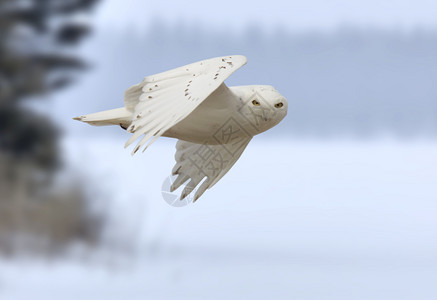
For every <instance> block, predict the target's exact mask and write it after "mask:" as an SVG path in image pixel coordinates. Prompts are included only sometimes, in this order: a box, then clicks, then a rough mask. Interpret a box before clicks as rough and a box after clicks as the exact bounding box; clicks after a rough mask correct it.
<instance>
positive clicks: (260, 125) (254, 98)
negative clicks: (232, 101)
mask: <svg viewBox="0 0 437 300" xmlns="http://www.w3.org/2000/svg"><path fill="white" fill-rule="evenodd" d="M241 92H243V94H244V96H243V97H242V98H243V99H244V105H243V107H242V109H241V110H240V112H242V113H243V115H244V116H245V118H246V119H247V120H248V121H249V122H250V123H251V124H252V126H253V127H254V128H255V129H256V130H257V131H258V133H260V132H263V131H266V130H268V129H270V128H272V127H273V126H275V125H277V124H278V123H279V122H281V120H282V119H283V118H284V117H285V116H286V115H287V110H288V103H287V100H286V99H285V98H284V96H282V95H281V94H280V93H279V92H278V91H277V90H276V89H275V88H274V87H272V86H268V85H263V86H246V87H240V93H241Z"/></svg>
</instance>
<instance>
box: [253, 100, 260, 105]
mask: <svg viewBox="0 0 437 300" xmlns="http://www.w3.org/2000/svg"><path fill="white" fill-rule="evenodd" d="M252 104H253V105H254V106H260V105H261V104H260V103H259V102H258V100H256V99H255V100H253V101H252Z"/></svg>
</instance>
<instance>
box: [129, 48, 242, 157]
mask: <svg viewBox="0 0 437 300" xmlns="http://www.w3.org/2000/svg"><path fill="white" fill-rule="evenodd" d="M246 62H247V59H246V57H244V56H241V55H235V56H224V57H216V58H212V59H208V60H204V61H200V62H197V63H193V64H190V65H186V66H183V67H179V68H176V69H173V70H169V71H166V72H162V73H159V74H155V75H151V76H147V77H145V78H144V80H143V82H142V83H141V84H140V85H142V89H141V90H142V94H141V95H140V96H139V99H138V103H137V104H136V106H135V109H134V114H133V120H132V123H131V125H130V126H129V128H128V131H129V132H131V133H133V134H132V136H131V137H130V138H129V140H128V141H127V142H126V145H125V147H128V146H129V145H131V144H132V143H133V142H134V141H136V140H137V139H138V138H139V137H140V136H141V135H144V136H143V138H141V139H140V140H139V142H138V143H137V145H136V147H135V148H134V151H132V154H134V153H136V152H137V151H138V150H139V149H140V148H141V147H143V146H144V145H145V144H146V142H147V141H148V140H150V141H149V143H148V144H147V146H146V148H147V147H148V146H149V145H150V144H151V143H153V142H154V141H155V140H156V139H157V138H158V137H160V136H161V135H162V134H164V133H165V131H167V130H168V129H170V128H171V127H173V126H174V125H175V124H177V123H178V122H180V121H181V120H183V119H184V118H186V117H187V116H188V115H189V114H191V112H193V110H195V109H196V107H197V106H198V105H199V104H200V103H202V101H203V100H205V99H206V98H207V97H208V96H209V95H210V94H211V93H212V92H214V91H215V90H216V89H217V88H218V87H219V86H220V85H221V84H222V83H223V81H224V80H225V79H226V78H228V77H229V76H230V75H231V74H232V73H233V72H235V71H236V70H237V69H239V68H240V67H242V66H243V65H245V64H246ZM138 88H139V86H138V85H136V86H135V89H138Z"/></svg>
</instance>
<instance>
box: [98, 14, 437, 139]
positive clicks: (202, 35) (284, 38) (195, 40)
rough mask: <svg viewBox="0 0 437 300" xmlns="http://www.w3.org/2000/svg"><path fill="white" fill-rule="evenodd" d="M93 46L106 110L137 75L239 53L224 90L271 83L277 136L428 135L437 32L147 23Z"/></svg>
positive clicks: (434, 118)
mask: <svg viewBox="0 0 437 300" xmlns="http://www.w3.org/2000/svg"><path fill="white" fill-rule="evenodd" d="M97 40H98V42H96V43H95V46H96V47H97V48H98V49H97V48H96V49H95V51H97V52H98V53H99V55H100V56H101V59H102V60H101V64H100V66H99V67H100V69H101V70H100V72H104V73H105V74H104V75H102V76H101V80H104V81H105V82H101V83H98V84H100V85H105V89H104V90H102V89H99V91H98V92H99V97H100V98H101V97H104V99H105V101H106V102H108V101H109V102H112V101H113V102H112V104H113V105H114V106H117V105H120V97H122V93H123V91H124V89H125V88H126V87H127V86H129V85H131V84H134V83H135V82H137V81H139V80H141V79H142V77H143V76H145V75H149V74H152V73H155V72H161V71H164V70H166V69H168V68H173V67H177V66H179V65H181V64H184V63H190V62H194V61H196V60H200V59H203V58H209V57H214V56H221V55H227V54H244V55H246V56H247V57H248V59H249V63H248V65H247V66H245V67H244V69H242V70H240V71H239V72H237V73H235V75H233V76H232V77H231V78H229V79H228V80H227V83H228V84H229V85H244V84H271V85H274V86H275V87H276V88H277V89H278V90H279V91H281V93H282V94H284V95H285V96H286V97H287V99H288V101H289V116H288V117H287V118H286V119H285V121H284V122H283V124H281V125H280V126H279V127H278V128H277V129H275V133H276V134H278V135H287V136H328V137H329V136H358V137H365V136H377V135H394V136H397V137H411V136H433V137H435V136H437V84H436V81H437V31H431V30H429V31H427V30H416V31H413V32H409V33H405V32H401V31H396V30H370V29H369V30H363V29H354V28H340V29H338V30H337V31H335V32H332V33H321V32H306V33H299V34H298V33H290V32H287V31H284V30H281V29H278V30H277V31H272V32H269V33H266V32H263V30H262V29H261V28H257V27H250V28H248V29H247V30H246V31H244V32H242V33H233V32H227V31H226V32H225V31H223V32H219V31H215V32H214V31H210V30H209V29H208V28H202V27H196V26H186V25H184V24H180V25H179V26H174V27H169V26H165V24H163V23H160V22H155V23H154V25H152V26H150V29H149V30H148V31H146V32H145V33H141V34H140V33H138V32H133V31H132V30H125V31H124V32H119V33H117V34H114V33H111V34H110V35H108V34H107V35H101V36H99V37H97ZM102 48H104V51H102V50H101V49H102ZM114 70H117V72H114ZM96 97H97V96H96ZM107 106H108V107H110V106H111V105H110V104H107Z"/></svg>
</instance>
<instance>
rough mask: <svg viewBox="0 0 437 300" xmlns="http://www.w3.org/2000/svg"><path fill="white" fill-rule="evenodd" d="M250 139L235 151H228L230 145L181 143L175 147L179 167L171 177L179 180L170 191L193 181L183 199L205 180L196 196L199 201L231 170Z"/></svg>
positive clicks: (185, 189) (185, 190)
mask: <svg viewBox="0 0 437 300" xmlns="http://www.w3.org/2000/svg"><path fill="white" fill-rule="evenodd" d="M250 140H251V139H250V138H248V139H247V140H245V141H244V143H241V144H240V146H239V148H238V149H237V150H236V151H229V150H230V149H229V148H227V147H230V145H201V144H195V143H190V142H186V141H182V140H179V141H178V142H177V144H176V154H175V159H176V164H175V166H174V167H173V170H172V174H173V175H178V177H177V178H176V180H175V181H174V183H173V185H172V186H171V189H170V190H171V191H174V190H176V189H177V188H178V187H180V186H181V185H182V184H183V183H184V182H186V181H187V180H188V179H191V180H190V181H189V183H188V184H187V185H186V186H185V188H184V190H183V191H182V194H181V197H180V198H181V200H182V199H184V198H185V197H186V196H187V195H189V194H190V193H191V192H192V191H193V190H194V189H195V187H196V186H197V185H199V184H200V183H201V182H202V180H204V179H205V178H206V179H205V180H204V181H203V183H202V184H201V185H200V186H199V188H198V189H197V191H196V193H195V195H194V201H196V200H197V199H198V198H199V197H200V196H202V194H203V193H204V192H205V191H206V190H207V189H209V188H211V187H212V186H213V185H215V184H216V183H217V182H218V181H219V180H220V179H221V178H222V177H223V176H224V175H225V174H226V173H227V172H228V171H229V170H230V169H231V168H232V166H233V165H234V164H235V162H236V161H237V160H238V159H239V158H240V156H241V154H242V153H243V151H244V149H245V148H246V146H247V145H248V144H249V142H250Z"/></svg>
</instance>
